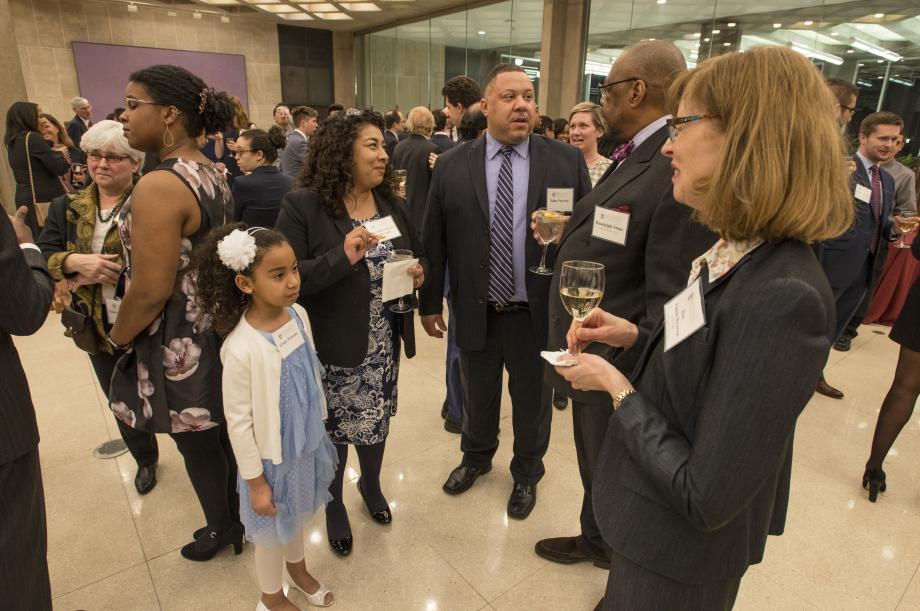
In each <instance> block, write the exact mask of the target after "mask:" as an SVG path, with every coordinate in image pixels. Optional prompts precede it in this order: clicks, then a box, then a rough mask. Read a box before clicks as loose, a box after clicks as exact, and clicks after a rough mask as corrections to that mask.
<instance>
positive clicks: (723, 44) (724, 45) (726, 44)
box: [722, 42, 732, 47]
mask: <svg viewBox="0 0 920 611" xmlns="http://www.w3.org/2000/svg"><path fill="white" fill-rule="evenodd" d="M722 46H723V47H730V46H732V43H730V42H723V43H722Z"/></svg>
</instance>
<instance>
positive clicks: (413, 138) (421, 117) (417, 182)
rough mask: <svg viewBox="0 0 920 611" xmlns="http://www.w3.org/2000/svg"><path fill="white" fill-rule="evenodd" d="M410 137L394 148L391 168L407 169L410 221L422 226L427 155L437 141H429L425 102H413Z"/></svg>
mask: <svg viewBox="0 0 920 611" xmlns="http://www.w3.org/2000/svg"><path fill="white" fill-rule="evenodd" d="M406 129H407V130H408V131H409V137H408V138H406V139H405V140H403V141H402V142H400V143H399V144H397V145H396V149H395V150H394V151H393V161H392V164H393V168H394V169H396V170H405V171H406V202H407V203H408V204H409V209H410V210H411V211H412V221H413V223H414V224H415V228H416V230H418V231H421V230H422V218H423V217H424V216H425V203H426V202H427V201H428V186H429V185H430V184H431V171H432V170H431V165H430V164H429V163H428V157H429V155H431V153H435V154H437V152H438V145H437V144H435V143H434V142H432V141H431V134H432V133H434V115H433V114H431V111H430V110H428V109H427V108H425V107H424V106H416V107H415V108H413V109H412V110H410V111H409V116H408V117H406Z"/></svg>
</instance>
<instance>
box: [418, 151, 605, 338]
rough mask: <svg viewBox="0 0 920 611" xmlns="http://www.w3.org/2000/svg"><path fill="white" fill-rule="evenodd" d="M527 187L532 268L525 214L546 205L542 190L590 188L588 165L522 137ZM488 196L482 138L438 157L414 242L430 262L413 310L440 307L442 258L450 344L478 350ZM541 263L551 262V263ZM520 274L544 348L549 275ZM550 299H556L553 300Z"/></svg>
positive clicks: (535, 253)
mask: <svg viewBox="0 0 920 611" xmlns="http://www.w3.org/2000/svg"><path fill="white" fill-rule="evenodd" d="M529 158H530V182H529V184H528V189H527V219H528V229H527V239H526V240H525V258H526V267H528V268H529V267H530V266H532V265H537V264H538V263H539V262H540V256H541V254H542V253H543V247H542V246H540V245H539V244H537V241H536V240H534V239H533V235H532V232H531V231H530V229H529V219H530V215H531V214H532V213H533V211H534V210H536V209H537V208H545V207H546V190H547V189H548V188H572V189H574V198H575V200H576V201H577V200H580V199H581V198H582V197H584V196H585V195H586V194H587V193H588V192H589V191H590V190H591V180H590V178H589V177H588V166H587V165H585V160H584V156H583V155H582V154H581V151H579V150H578V149H577V148H575V147H574V146H572V145H570V144H566V143H564V142H558V141H556V140H550V139H547V138H545V137H543V136H537V135H533V134H532V135H531V136H530V154H529ZM490 220H491V215H490V211H489V196H488V189H487V187H486V140H485V138H479V139H477V140H474V141H472V142H469V143H467V144H464V145H463V146H456V147H454V148H452V149H451V150H449V151H447V152H446V153H444V154H443V155H441V157H439V158H438V162H437V163H436V164H435V166H434V174H433V175H432V177H431V188H430V189H429V191H428V204H427V206H426V210H425V221H424V223H423V229H422V244H424V246H425V252H427V253H428V261H429V263H430V265H431V275H430V278H429V280H430V282H429V283H428V285H427V287H426V288H425V290H423V291H421V292H420V299H419V313H420V314H423V315H424V314H440V313H441V311H442V308H443V304H442V300H443V296H444V267H445V261H446V264H447V266H448V269H449V272H450V274H449V275H450V294H451V298H452V299H453V303H454V316H455V317H456V320H455V321H452V322H451V324H454V323H456V325H457V326H456V327H455V329H456V335H455V337H456V338H457V345H458V346H459V347H460V348H462V349H464V350H482V349H483V347H484V346H485V343H486V314H487V308H488V298H489V248H490V237H489V228H490V225H491V222H490ZM547 261H549V262H550V264H551V263H552V258H551V257H548V258H547ZM525 273H526V274H527V278H526V286H527V300H528V302H529V305H530V308H529V309H530V319H531V323H532V325H533V331H534V337H535V338H536V341H537V345H538V346H544V345H546V333H547V325H546V321H547V300H548V299H549V298H554V296H552V295H549V278H547V277H546V276H540V275H537V274H532V273H530V272H525ZM555 298H558V297H555Z"/></svg>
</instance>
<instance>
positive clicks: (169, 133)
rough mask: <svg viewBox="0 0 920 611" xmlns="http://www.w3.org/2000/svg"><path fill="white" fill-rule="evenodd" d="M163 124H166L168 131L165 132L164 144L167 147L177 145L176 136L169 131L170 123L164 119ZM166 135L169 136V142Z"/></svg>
mask: <svg viewBox="0 0 920 611" xmlns="http://www.w3.org/2000/svg"><path fill="white" fill-rule="evenodd" d="M163 124H164V125H165V126H166V131H165V132H164V133H163V146H165V147H166V148H170V147H172V146H175V144H176V138H175V137H174V136H173V135H172V132H171V131H169V123H167V122H166V121H163ZM166 136H169V142H166Z"/></svg>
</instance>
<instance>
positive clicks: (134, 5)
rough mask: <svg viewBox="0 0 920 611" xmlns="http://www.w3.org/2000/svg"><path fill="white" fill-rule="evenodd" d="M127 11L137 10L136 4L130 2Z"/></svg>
mask: <svg viewBox="0 0 920 611" xmlns="http://www.w3.org/2000/svg"><path fill="white" fill-rule="evenodd" d="M128 12H129V13H136V12H137V5H136V4H134V3H133V2H132V3H131V4H129V5H128Z"/></svg>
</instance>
